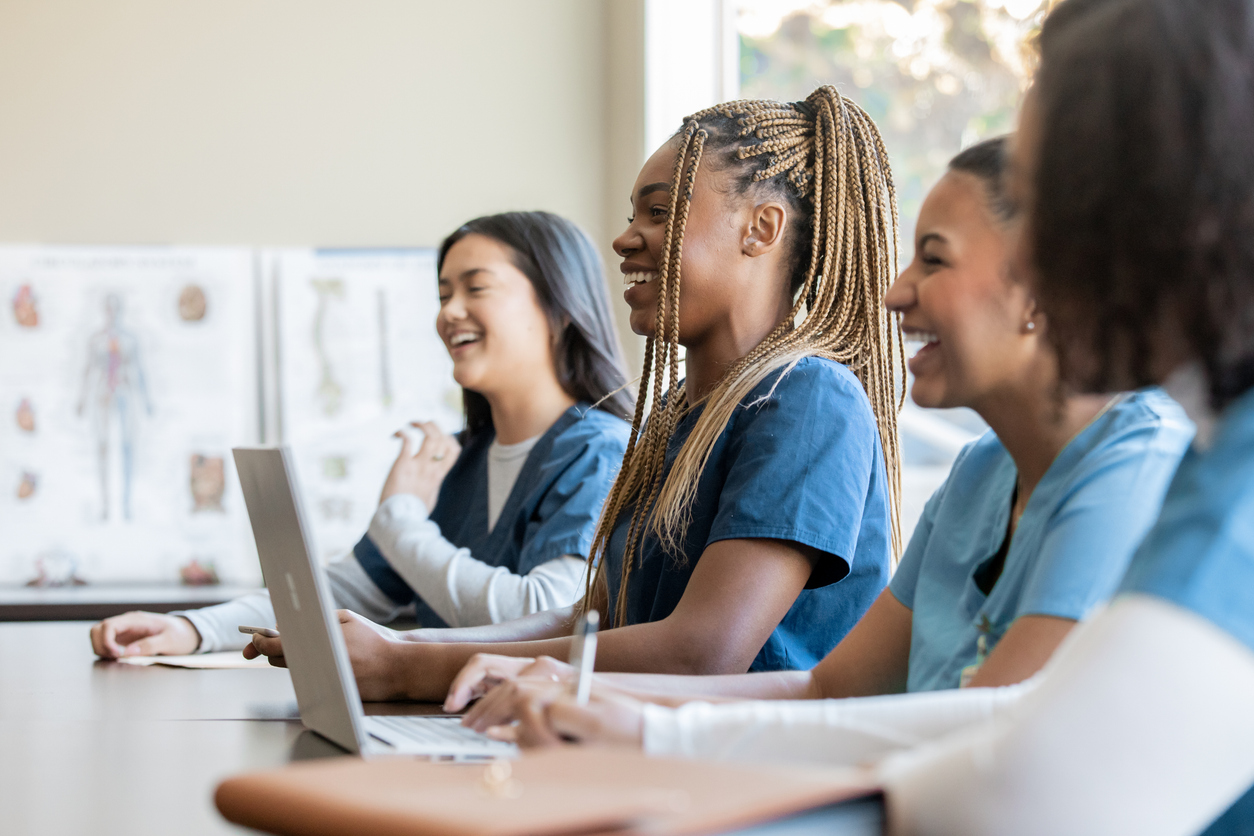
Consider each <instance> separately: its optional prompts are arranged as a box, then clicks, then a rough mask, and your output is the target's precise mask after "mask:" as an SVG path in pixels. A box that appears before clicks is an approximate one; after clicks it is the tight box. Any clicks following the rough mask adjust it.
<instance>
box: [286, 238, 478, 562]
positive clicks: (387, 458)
mask: <svg viewBox="0 0 1254 836" xmlns="http://www.w3.org/2000/svg"><path fill="white" fill-rule="evenodd" d="M264 272H265V273H266V275H267V279H268V281H269V282H271V283H272V285H271V286H272V288H273V297H272V300H271V304H272V305H273V310H274V312H275V317H274V319H275V321H276V323H277V328H276V336H275V338H274V339H275V352H274V353H275V354H276V355H277V357H278V370H277V381H278V402H277V409H276V410H275V412H276V413H277V415H276V420H277V424H278V428H277V430H278V434H279V435H280V436H281V437H282V439H283V441H284V442H285V443H288V444H290V445H292V447H293V449H294V451H295V453H296V456H297V469H298V474H299V477H300V480H301V485H302V488H303V493H304V502H305V507H306V510H307V512H308V516H307V518H308V519H309V520H310V521H311V523H312V527H313V529H314V539H315V548H316V549H317V551H318V554H319V556H320V557H321V558H322V559H324V560H328V559H333V558H334V557H337V556H339V555H341V554H343V553H344V552H345V551H347V550H348V549H350V548H352V546H353V544H354V543H356V542H357V540H358V539H360V538H361V536H362V534H363V533H365V531H366V528H367V527H368V525H369V523H370V518H371V516H372V515H373V514H374V511H375V508H376V507H377V504H378V497H379V491H380V490H381V489H382V487H383V481H384V479H385V477H386V476H387V472H388V469H389V468H390V467H391V464H392V462H393V460H394V459H395V457H396V454H397V452H398V451H399V449H400V442H399V441H398V440H396V439H394V438H393V437H392V435H393V433H394V432H396V430H397V429H399V428H401V427H402V426H404V425H406V424H408V422H410V421H415V420H432V421H435V422H436V423H437V424H439V425H440V426H441V427H443V428H444V429H445V430H446V431H452V430H455V429H457V428H458V427H460V426H461V400H460V399H461V390H460V389H459V388H458V387H457V386H456V384H455V383H454V382H453V379H452V362H451V361H450V360H449V357H448V354H447V352H446V351H445V350H444V345H443V343H442V342H441V341H440V338H439V336H438V335H437V334H436V331H435V319H436V315H437V314H438V312H439V296H438V291H437V287H436V268H435V252H434V250H291V251H272V252H270V253H267V255H266V261H265V267H264Z"/></svg>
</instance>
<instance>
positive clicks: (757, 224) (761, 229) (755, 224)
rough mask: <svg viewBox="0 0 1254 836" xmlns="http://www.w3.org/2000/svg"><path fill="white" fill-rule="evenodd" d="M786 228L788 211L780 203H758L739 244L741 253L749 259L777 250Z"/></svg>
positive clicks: (782, 240) (781, 242)
mask: <svg viewBox="0 0 1254 836" xmlns="http://www.w3.org/2000/svg"><path fill="white" fill-rule="evenodd" d="M787 228H788V210H787V209H785V208H784V205H783V204H782V203H776V202H774V201H771V202H768V203H759V204H758V205H757V206H755V207H753V212H752V214H751V215H750V216H749V229H748V234H747V235H745V238H744V241H743V242H742V244H741V251H742V252H743V253H744V254H745V255H747V256H749V257H750V258H756V257H758V256H760V255H766V254H767V253H769V252H772V251H774V250H777V249H779V247H780V246H781V245H782V244H783V243H784V231H785V230H786V229H787Z"/></svg>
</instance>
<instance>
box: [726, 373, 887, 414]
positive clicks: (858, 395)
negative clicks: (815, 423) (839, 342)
mask: <svg viewBox="0 0 1254 836" xmlns="http://www.w3.org/2000/svg"><path fill="white" fill-rule="evenodd" d="M767 407H774V409H768V408H767ZM737 412H744V413H747V415H758V416H769V415H772V414H778V416H779V417H781V418H784V419H785V420H787V421H788V422H789V423H801V422H803V421H810V420H812V419H816V418H820V417H821V418H823V419H825V420H833V421H837V422H840V423H846V422H849V421H852V422H854V423H857V424H861V425H866V426H867V427H868V428H874V426H875V416H874V413H872V411H871V402H870V400H869V399H868V398H867V396H866V390H864V389H863V388H862V382H861V381H860V380H858V378H857V377H856V376H854V374H853V372H851V371H849V369H848V368H846V367H845V366H844V365H842V364H841V363H837V362H835V361H833V360H828V359H825V358H822V357H803V358H801V359H800V360H798V361H797V362H796V363H794V364H790V365H786V366H784V367H782V368H780V369H776V370H775V371H772V372H771V373H770V374H768V375H767V376H766V377H765V378H763V380H762V382H760V383H759V384H758V385H757V386H755V387H754V388H753V389H752V390H750V392H749V394H748V395H746V396H745V397H744V398H742V399H741V402H740V405H739V407H738V409H737Z"/></svg>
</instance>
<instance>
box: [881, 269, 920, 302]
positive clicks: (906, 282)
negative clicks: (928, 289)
mask: <svg viewBox="0 0 1254 836" xmlns="http://www.w3.org/2000/svg"><path fill="white" fill-rule="evenodd" d="M918 298H919V294H918V290H917V288H915V286H914V282H913V281H911V279H910V268H909V267H907V268H906V269H905V270H902V271H901V274H900V275H899V276H897V280H896V281H894V282H893V283H892V285H891V286H890V287H889V288H888V292H887V293H885V294H884V307H886V308H888V309H889V310H890V311H892V312H894V313H905V312H906V311H908V310H910V309H911V308H913V307H914V305H915V303H916V302H917V301H918Z"/></svg>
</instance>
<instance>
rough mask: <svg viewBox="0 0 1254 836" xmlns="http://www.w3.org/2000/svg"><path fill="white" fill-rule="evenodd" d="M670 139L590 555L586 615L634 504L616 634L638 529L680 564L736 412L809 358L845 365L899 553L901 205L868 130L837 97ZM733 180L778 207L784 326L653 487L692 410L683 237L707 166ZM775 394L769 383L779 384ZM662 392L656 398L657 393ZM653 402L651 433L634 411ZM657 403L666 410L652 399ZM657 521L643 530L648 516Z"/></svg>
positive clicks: (732, 117) (747, 105)
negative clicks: (620, 445) (649, 300)
mask: <svg viewBox="0 0 1254 836" xmlns="http://www.w3.org/2000/svg"><path fill="white" fill-rule="evenodd" d="M684 121H685V124H684V127H683V128H682V130H681V131H680V132H679V134H677V139H678V151H677V153H676V156H675V167H674V171H673V173H672V176H671V190H670V205H669V213H668V216H667V222H666V224H667V225H666V229H665V235H664V238H663V243H662V253H661V259H660V265H659V269H658V275H657V278H656V279H654V281H655V282H656V283H657V286H658V305H657V314H656V316H657V318H656V322H655V328H654V331H653V336H650V337H649V338H648V339H647V340H646V342H645V357H644V368H645V372H644V374H643V375H642V376H641V380H640V389H639V393H638V395H637V398H636V404H635V417H634V420H633V422H632V431H631V436H630V439H629V441H628V445H627V451H626V453H625V455H624V457H623V465H622V470H621V471H620V474H619V478H618V479H617V480H615V483H614V486H613V488H612V489H611V491H610V495H609V497H608V499H607V500H606V503H605V508H604V510H603V512H602V515H601V520H600V524H599V525H598V528H597V534H596V538H595V540H594V541H593V545H592V554H591V558H592V560H593V561H594V563H595V565H596V567H597V568H596V571H595V577H594V576H593V575H592V574H591V573H590V574H589V577H588V581H587V595H586V596H585V599H584V604H583V605H582V606H583V607H586V606H587V605H588V602H589V601H590V600H592V599H593V593H594V591H595V592H596V593H597V599H598V600H603V598H602V597H601V596H602V595H604V594H605V593H606V592H607V590H608V586H607V578H606V572H607V571H608V569H607V565H608V564H607V561H606V560H605V559H604V558H605V556H606V550H607V549H608V547H609V542H610V537H611V534H612V533H613V530H614V527H615V523H616V521H617V520H618V518H619V516H620V515H621V514H622V513H623V511H624V509H625V508H627V507H628V506H629V505H631V504H633V503H634V506H635V507H634V511H633V513H632V517H631V523H630V527H629V529H628V534H627V543H626V548H625V549H624V553H623V559H622V570H621V585H620V594H619V596H618V606H617V612H616V613H614V616H613V623H614V624H617V625H621V624H623V623H625V620H626V615H627V608H626V607H627V594H626V590H627V582H628V579H629V577H630V575H631V571H632V567H633V563H635V562H636V554H637V551H638V549H639V547H640V542H641V538H642V537H643V536H644V535H645V533H646V530H648V531H650V533H652V534H653V535H655V536H656V537H658V539H659V540H660V542H661V543H662V544H663V546H664V548H665V549H666V550H667V551H668V552H669V553H671V554H673V555H681V554H682V552H681V544H682V542H683V538H684V534H685V533H686V531H687V526H688V523H689V521H690V514H691V510H690V509H691V507H692V504H693V501H694V499H695V496H696V491H697V483H698V481H699V479H700V477H701V473H702V471H703V470H704V468H705V465H706V463H707V462H708V461H709V458H710V454H711V451H712V449H713V446H714V443H715V441H716V440H717V439H718V437H719V436H720V435H721V434H722V432H723V430H724V428H726V426H727V422H728V421H729V420H730V419H731V417H732V413H733V412H734V410H735V409H736V407H737V406H738V405H739V404H740V402H741V400H742V399H743V398H745V397H746V396H747V395H748V394H749V393H750V392H751V391H752V390H753V389H754V387H756V386H757V385H758V384H759V383H761V382H762V381H763V380H764V379H766V378H767V377H768V376H769V375H770V374H771V373H773V372H775V371H777V370H782V373H781V374H780V377H781V378H782V376H783V374H786V373H787V372H788V371H790V370H791V369H792V368H793V367H794V366H795V365H796V364H797V363H798V362H800V361H801V360H802V359H803V358H805V357H810V356H815V357H824V358H827V359H830V360H833V361H835V362H838V363H843V364H844V365H846V366H847V367H848V368H849V369H850V370H851V371H852V372H853V373H854V374H855V375H856V376H857V377H858V380H859V381H861V383H862V385H863V387H864V389H865V390H866V393H867V396H868V398H869V399H870V402H871V408H872V410H873V412H874V414H875V418H876V423H877V425H878V429H879V436H880V443H881V446H882V450H883V454H884V460H885V464H886V471H887V474H888V495H889V507H890V508H891V509H892V511H891V515H892V520H891V524H892V550H893V555H894V558H895V556H896V555H897V554H898V553H899V552H900V549H901V533H900V521H899V510H898V507H899V499H898V497H899V494H900V487H901V476H900V456H899V451H898V436H897V413H898V411H899V410H900V409H901V406H902V403H903V402H904V399H905V367H904V366H905V361H904V352H903V349H902V345H901V332H900V327H899V322H898V319H899V317H898V315H896V314H893V313H890V312H888V311H887V310H886V309H885V307H884V302H883V300H884V294H885V292H886V291H887V289H888V286H889V284H890V282H891V281H892V279H893V278H894V277H895V276H896V274H897V269H898V264H897V259H898V255H897V229H898V217H897V200H896V193H895V190H894V188H893V179H892V173H891V171H890V170H889V166H888V154H887V152H886V151H885V149H884V143H883V140H882V139H881V138H880V133H879V130H878V129H877V128H876V126H875V123H874V122H872V121H871V118H870V117H869V116H867V114H866V113H865V112H864V111H863V110H862V109H861V108H859V107H858V106H857V105H856V104H854V103H853V102H852V101H850V100H849V99H846V98H845V97H843V96H841V95H840V93H839V92H837V90H836V89H835V88H834V87H830V86H825V87H820V88H819V89H818V90H816V91H814V93H812V94H811V95H810V96H809V97H808V98H806V100H805V101H804V102H795V103H782V102H774V101H754V100H745V101H736V102H729V103H727V104H721V105H718V106H716V107H712V108H709V109H707V110H702V111H700V112H698V113H694V114H693V115H692V116H689V117H688V118H687V119H685V120H684ZM707 156H708V157H709V158H710V159H711V160H712V162H713V164H714V165H715V166H719V167H722V168H725V169H727V170H729V171H731V172H732V174H733V179H734V180H735V181H736V183H737V188H739V190H740V192H741V193H742V194H743V193H747V192H749V191H750V190H753V191H754V192H755V194H766V195H770V196H773V197H778V198H779V199H781V200H784V201H786V202H787V203H788V205H789V207H790V214H791V216H792V219H793V221H794V222H793V223H790V224H789V225H788V228H787V229H788V231H787V232H786V236H787V235H791V236H792V240H791V242H788V240H787V238H786V239H785V240H786V243H787V244H789V245H790V248H791V249H790V259H789V260H790V269H791V270H792V275H791V281H790V290H791V291H792V293H793V295H794V298H795V301H794V304H793V308H792V312H791V314H790V315H789V316H788V317H786V318H784V319H783V320H782V321H781V322H780V323H779V324H778V325H777V326H776V327H775V329H774V330H772V331H771V333H770V334H768V335H767V337H766V338H765V339H763V340H762V342H761V343H759V344H758V345H757V346H756V347H755V348H754V349H753V350H751V351H750V352H749V353H748V354H747V355H746V356H744V357H742V358H740V360H738V361H737V362H735V363H734V364H732V365H731V366H730V367H729V368H728V369H727V371H726V372H724V374H723V375H722V377H721V378H720V379H719V380H718V382H717V383H716V384H715V386H714V388H713V390H712V391H711V392H710V393H709V394H708V396H706V397H705V398H704V399H703V402H704V407H705V408H704V411H703V412H702V413H701V415H700V416H699V417H698V419H697V421H696V425H695V427H694V428H693V431H692V433H691V434H690V435H689V437H688V439H687V440H686V441H685V442H684V445H683V447H682V448H681V449H680V451H679V453H678V456H677V458H676V460H675V463H674V466H673V468H672V470H671V472H670V474H669V476H668V477H667V478H666V479H665V480H663V479H662V472H663V468H664V463H665V456H666V449H667V444H668V442H669V440H670V438H671V436H672V434H673V433H674V431H675V427H676V425H677V423H678V422H679V420H680V419H681V418H682V417H683V416H684V415H685V414H686V413H687V412H688V411H689V410H691V409H692V408H694V407H695V406H697V405H698V404H694V403H689V401H688V398H687V396H686V392H685V391H684V388H683V385H682V384H681V383H680V378H679V298H680V288H681V284H682V278H683V276H682V272H681V269H680V265H681V262H682V257H683V244H684V229H685V226H686V225H687V221H688V214H689V209H690V208H691V204H692V195H693V189H694V185H695V183H696V177H697V170H698V168H699V167H700V165H701V163H702V161H703V159H704V158H706V157H707ZM776 385H778V379H777V381H776ZM664 387H665V388H664ZM650 392H653V393H655V394H656V395H657V396H658V402H657V404H656V405H655V406H654V408H653V409H652V411H651V413H650V415H649V419H648V421H647V422H643V418H644V404H645V402H646V401H647V400H648V399H649V394H650ZM663 392H666V393H667V394H666V395H665V396H664V397H663V396H662V393H663ZM655 504H656V512H655V513H653V514H652V519H651V521H650V509H653V508H654V507H655Z"/></svg>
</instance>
